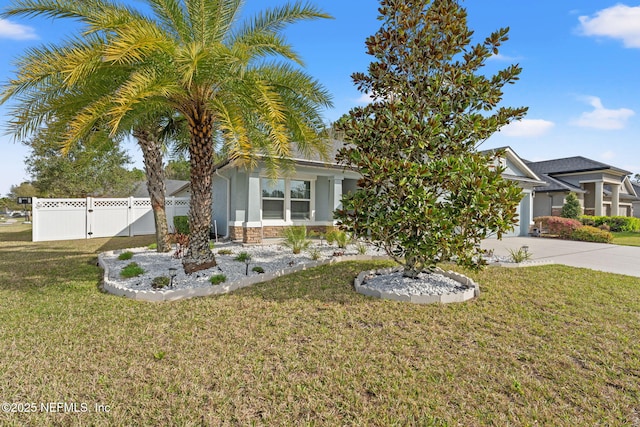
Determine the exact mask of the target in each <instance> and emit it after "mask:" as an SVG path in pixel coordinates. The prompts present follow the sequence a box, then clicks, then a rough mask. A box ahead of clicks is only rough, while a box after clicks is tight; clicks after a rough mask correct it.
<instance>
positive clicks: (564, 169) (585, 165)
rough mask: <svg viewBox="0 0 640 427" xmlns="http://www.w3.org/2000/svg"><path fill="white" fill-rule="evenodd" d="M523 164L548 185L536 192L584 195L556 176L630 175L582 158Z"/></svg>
mask: <svg viewBox="0 0 640 427" xmlns="http://www.w3.org/2000/svg"><path fill="white" fill-rule="evenodd" d="M524 162H525V163H526V164H527V166H529V168H530V169H531V170H532V171H534V172H535V173H536V174H537V175H538V176H539V177H540V178H541V179H542V180H543V181H545V182H546V183H547V184H548V186H547V187H536V189H535V190H536V191H571V192H574V193H585V191H584V190H583V189H582V188H580V187H577V186H575V185H573V184H570V183H568V182H566V181H563V180H562V179H561V178H560V177H559V176H558V175H560V176H562V175H564V174H571V173H580V172H591V171H594V172H596V171H612V172H617V173H619V174H621V175H624V176H626V175H629V174H631V172H629V171H626V170H623V169H620V168H616V167H614V166H611V165H608V164H606V163H602V162H598V161H596V160H591V159H587V158H586V157H582V156H574V157H565V158H562V159H553V160H544V161H541V162H531V161H528V160H525V161H524Z"/></svg>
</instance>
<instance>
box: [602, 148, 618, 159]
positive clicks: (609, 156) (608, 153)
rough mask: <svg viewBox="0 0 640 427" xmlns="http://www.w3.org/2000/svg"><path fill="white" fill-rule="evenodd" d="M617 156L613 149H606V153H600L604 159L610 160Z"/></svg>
mask: <svg viewBox="0 0 640 427" xmlns="http://www.w3.org/2000/svg"><path fill="white" fill-rule="evenodd" d="M615 157H616V153H615V152H613V151H611V150H608V151H605V152H604V153H602V154H600V158H601V159H602V160H607V161H609V160H613V159H615Z"/></svg>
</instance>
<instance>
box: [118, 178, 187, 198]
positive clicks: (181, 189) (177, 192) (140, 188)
mask: <svg viewBox="0 0 640 427" xmlns="http://www.w3.org/2000/svg"><path fill="white" fill-rule="evenodd" d="M164 185H165V195H166V197H189V196H191V188H190V185H189V181H182V180H178V179H167V180H165V181H164ZM131 197H149V190H147V181H140V182H138V183H137V184H136V186H135V188H134V190H133V194H131Z"/></svg>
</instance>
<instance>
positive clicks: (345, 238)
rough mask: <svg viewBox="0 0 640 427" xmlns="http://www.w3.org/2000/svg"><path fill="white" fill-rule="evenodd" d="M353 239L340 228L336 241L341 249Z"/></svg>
mask: <svg viewBox="0 0 640 427" xmlns="http://www.w3.org/2000/svg"><path fill="white" fill-rule="evenodd" d="M350 241H351V239H350V238H349V235H348V234H347V233H346V232H344V231H342V230H338V231H336V243H337V244H338V247H339V248H340V249H344V248H346V247H347V244H348V243H349V242H350Z"/></svg>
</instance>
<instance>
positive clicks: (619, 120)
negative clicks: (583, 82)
mask: <svg viewBox="0 0 640 427" xmlns="http://www.w3.org/2000/svg"><path fill="white" fill-rule="evenodd" d="M586 101H587V103H588V104H590V105H591V106H592V107H593V111H589V112H586V113H582V115H581V116H580V118H578V119H577V120H574V121H572V122H571V124H572V125H575V126H580V127H586V128H593V129H604V130H613V129H623V128H624V127H625V125H626V124H627V120H628V119H629V118H630V117H632V116H634V115H635V114H636V113H635V112H634V111H633V110H630V109H628V108H619V109H617V110H609V109H607V108H604V106H603V105H602V101H601V100H600V98H598V97H596V96H589V97H587V98H586Z"/></svg>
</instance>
